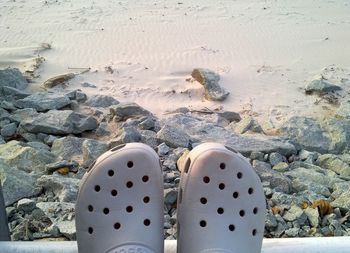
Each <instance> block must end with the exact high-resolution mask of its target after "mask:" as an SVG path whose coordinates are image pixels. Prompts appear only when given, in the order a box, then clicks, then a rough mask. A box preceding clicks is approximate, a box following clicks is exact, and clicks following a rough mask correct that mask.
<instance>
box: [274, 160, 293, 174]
mask: <svg viewBox="0 0 350 253" xmlns="http://www.w3.org/2000/svg"><path fill="white" fill-rule="evenodd" d="M288 167H289V166H288V163H285V162H281V163H278V164H276V165H275V166H273V167H272V169H273V170H275V171H279V172H285V171H288Z"/></svg>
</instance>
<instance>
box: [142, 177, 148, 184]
mask: <svg viewBox="0 0 350 253" xmlns="http://www.w3.org/2000/svg"><path fill="white" fill-rule="evenodd" d="M148 179H149V177H148V176H146V175H145V176H143V177H142V181H143V182H145V183H146V182H147V181H148Z"/></svg>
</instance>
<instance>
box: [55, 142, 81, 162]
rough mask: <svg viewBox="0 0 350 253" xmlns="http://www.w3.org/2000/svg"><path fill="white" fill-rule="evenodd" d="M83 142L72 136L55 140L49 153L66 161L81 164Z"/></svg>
mask: <svg viewBox="0 0 350 253" xmlns="http://www.w3.org/2000/svg"><path fill="white" fill-rule="evenodd" d="M84 140H85V139H83V138H78V137H73V136H67V137H63V138H59V139H56V140H55V141H54V142H53V144H52V147H51V152H52V153H53V154H55V155H56V156H60V157H61V158H62V159H64V160H67V161H71V160H75V161H80V162H82V156H83V149H82V146H83V142H84Z"/></svg>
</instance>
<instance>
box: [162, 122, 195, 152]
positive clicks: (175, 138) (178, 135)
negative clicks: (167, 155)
mask: <svg viewBox="0 0 350 253" xmlns="http://www.w3.org/2000/svg"><path fill="white" fill-rule="evenodd" d="M157 138H158V139H159V141H160V142H164V143H165V144H166V145H168V146H169V147H172V148H177V147H185V148H186V147H188V145H189V144H190V137H189V136H188V135H187V134H186V133H185V132H184V131H182V130H180V129H178V128H176V127H173V126H171V125H164V126H163V127H162V129H160V131H159V132H158V133H157Z"/></svg>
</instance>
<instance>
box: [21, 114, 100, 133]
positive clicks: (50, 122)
mask: <svg viewBox="0 0 350 253" xmlns="http://www.w3.org/2000/svg"><path fill="white" fill-rule="evenodd" d="M21 127H22V128H23V129H24V130H26V131H27V132H30V133H46V134H57V135H59V134H71V133H73V134H79V133H82V132H85V131H89V130H94V129H96V128H97V121H96V119H95V118H93V117H91V116H85V115H83V114H80V113H76V112H73V111H69V110H67V111H57V110H51V111H48V112H47V113H40V114H38V115H37V116H34V117H28V118H26V119H24V120H23V121H22V122H21Z"/></svg>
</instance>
